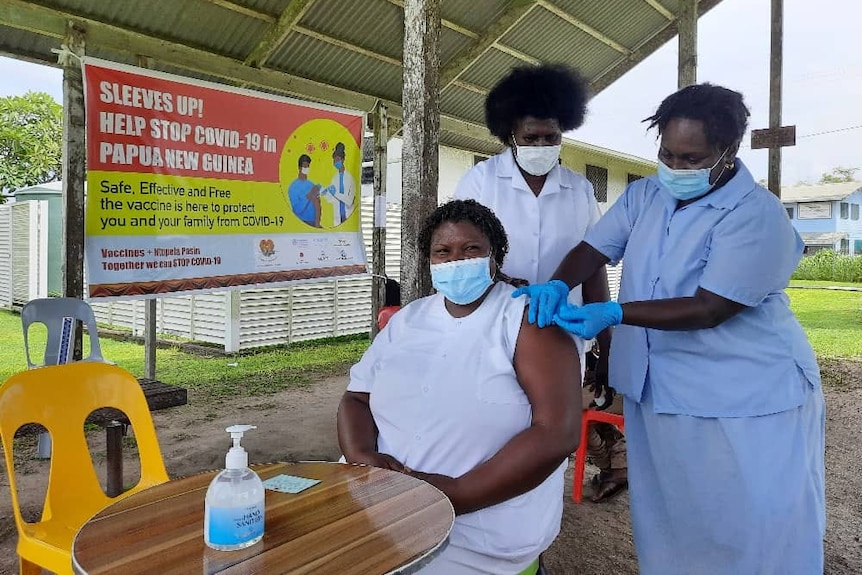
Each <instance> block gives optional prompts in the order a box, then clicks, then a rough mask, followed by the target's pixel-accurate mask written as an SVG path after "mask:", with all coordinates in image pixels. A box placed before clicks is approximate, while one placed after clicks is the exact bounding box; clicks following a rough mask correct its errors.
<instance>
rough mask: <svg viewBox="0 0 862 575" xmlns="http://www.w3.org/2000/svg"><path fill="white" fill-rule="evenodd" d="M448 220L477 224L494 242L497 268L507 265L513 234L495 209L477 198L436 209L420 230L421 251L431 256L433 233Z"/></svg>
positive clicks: (493, 253) (493, 251)
mask: <svg viewBox="0 0 862 575" xmlns="http://www.w3.org/2000/svg"><path fill="white" fill-rule="evenodd" d="M447 222H448V223H453V224H457V223H459V222H470V223H471V224H473V225H474V226H476V227H477V228H478V229H479V231H480V232H482V234H483V235H484V236H485V237H486V238H488V241H489V242H490V243H491V254H492V256H493V258H494V262H495V263H496V264H497V268H498V269H499V268H501V267H503V260H504V259H505V258H506V254H507V253H508V252H509V237H508V236H507V235H506V230H505V229H504V228H503V224H502V223H500V220H499V219H498V218H497V216H496V215H494V212H492V211H491V210H490V209H488V208H486V207H485V206H483V205H482V204H480V203H479V202H477V201H476V200H452V201H451V202H447V203H445V204H443V205H442V206H439V207H438V208H437V209H436V210H434V211H433V212H432V213H431V215H430V216H428V218H427V219H426V220H425V225H423V226H422V229H421V230H420V231H419V249H420V250H421V253H423V254H425V255H427V256H429V257H430V255H431V236H433V235H434V232H435V231H437V228H439V227H440V226H441V225H442V224H444V223H447Z"/></svg>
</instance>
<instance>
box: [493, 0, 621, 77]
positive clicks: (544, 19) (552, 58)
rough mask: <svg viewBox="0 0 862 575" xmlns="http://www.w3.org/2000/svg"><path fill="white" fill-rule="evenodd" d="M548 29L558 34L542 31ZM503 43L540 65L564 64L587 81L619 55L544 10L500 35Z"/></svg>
mask: <svg viewBox="0 0 862 575" xmlns="http://www.w3.org/2000/svg"><path fill="white" fill-rule="evenodd" d="M586 4H589V3H586ZM552 29H557V30H558V33H557V34H554V35H551V34H548V33H547V32H546V31H547V30H552ZM503 42H504V43H505V44H506V45H507V46H511V47H513V48H515V49H516V50H519V51H521V52H525V53H527V54H529V55H530V56H533V57H534V58H537V59H539V60H541V61H543V62H565V63H566V64H568V65H570V66H574V67H575V68H577V69H578V70H580V71H581V73H583V74H584V75H586V76H587V78H590V77H592V76H594V75H597V74H599V73H600V72H602V71H603V70H605V69H607V67H608V66H610V65H611V64H612V63H613V62H615V61H616V60H618V59H619V58H620V57H622V56H623V54H621V53H619V52H617V51H615V50H614V49H613V48H611V47H610V46H608V45H607V44H603V43H602V42H600V41H599V40H597V39H596V38H594V37H592V36H590V35H589V34H587V33H586V32H584V31H583V30H580V29H579V28H577V27H575V26H573V25H571V24H569V23H568V22H566V21H565V20H562V19H560V17H559V16H557V15H555V14H553V13H552V12H549V11H548V10H545V9H544V8H538V9H535V10H533V11H532V12H531V13H530V15H529V16H527V17H526V18H524V20H523V21H522V22H521V24H520V25H519V26H517V27H516V28H515V29H514V30H512V31H511V32H510V33H508V34H506V35H505V36H503Z"/></svg>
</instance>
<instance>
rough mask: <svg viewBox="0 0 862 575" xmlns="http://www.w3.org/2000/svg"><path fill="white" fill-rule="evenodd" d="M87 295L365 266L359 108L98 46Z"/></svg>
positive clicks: (90, 109) (90, 130)
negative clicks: (106, 57) (206, 76)
mask: <svg viewBox="0 0 862 575" xmlns="http://www.w3.org/2000/svg"><path fill="white" fill-rule="evenodd" d="M84 84H85V102H86V109H87V167H88V173H87V203H86V258H87V272H88V281H89V288H90V297H119V296H147V295H153V294H161V293H167V292H180V291H191V290H207V291H211V290H218V289H223V288H228V287H233V286H249V285H258V284H269V283H282V282H291V281H298V280H311V279H315V278H332V277H339V276H346V275H353V274H363V273H366V271H367V269H366V261H365V250H364V247H363V243H362V235H361V232H360V227H359V196H360V190H359V182H360V177H359V176H360V165H361V161H362V153H361V149H360V142H361V136H362V125H363V116H362V114H361V113H360V112H351V111H347V110H341V109H336V108H328V107H322V106H321V107H318V106H313V105H307V104H301V103H297V102H295V101H292V100H288V99H286V98H280V97H276V96H270V95H267V94H261V93H253V92H250V91H246V90H241V89H237V88H231V87H229V86H222V85H219V84H213V83H208V82H202V81H196V80H192V79H188V78H182V77H179V76H173V75H169V74H163V73H159V72H153V71H150V70H145V69H140V68H133V67H130V66H123V65H119V64H114V63H110V62H105V61H102V60H95V59H91V58H85V59H84Z"/></svg>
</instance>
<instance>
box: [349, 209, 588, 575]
mask: <svg viewBox="0 0 862 575" xmlns="http://www.w3.org/2000/svg"><path fill="white" fill-rule="evenodd" d="M419 245H420V249H422V251H424V252H425V253H427V254H428V255H429V256H430V260H431V278H432V282H433V284H434V287H435V288H436V289H437V293H436V294H435V295H432V296H428V297H425V298H422V299H418V300H416V301H413V302H411V303H410V304H408V305H407V306H405V307H404V308H402V309H401V311H399V312H398V313H396V314H395V315H393V316H392V318H391V319H390V321H389V323H388V324H387V325H386V327H385V328H383V330H382V331H381V332H380V334H379V335H378V336H377V337H376V338H374V342H373V343H372V344H371V347H370V348H368V351H366V352H365V354H364V355H363V356H362V360H360V362H359V363H357V364H356V365H355V366H353V368H352V369H351V370H350V384H349V385H348V387H347V392H346V393H345V394H344V397H343V398H342V400H341V404H340V406H339V408H338V441H339V444H340V446H341V450H342V453H344V456H345V459H346V460H347V461H348V462H350V463H362V464H366V465H374V466H377V467H383V468H388V469H393V470H396V471H402V472H405V473H409V474H411V475H414V476H416V477H418V478H420V479H423V480H425V481H427V482H429V483H431V484H432V485H434V486H435V487H437V488H438V489H440V490H441V491H442V492H443V493H444V494H446V496H447V497H448V498H449V500H450V501H451V502H452V506H453V507H454V509H455V513H456V515H457V516H456V518H455V525H454V527H453V528H452V532H451V534H450V536H449V545H448V546H447V547H446V549H445V551H443V553H442V554H441V555H440V556H439V557H437V558H436V559H434V560H433V561H432V562H431V563H430V564H429V565H428V566H427V567H426V568H424V569H423V570H422V571H421V573H422V575H479V574H487V575H516V574H521V575H534V574H535V573H536V572H537V570H538V568H539V560H538V557H539V554H540V553H541V552H542V551H544V550H545V549H547V548H548V546H549V545H550V544H551V542H552V541H553V540H554V538H556V536H557V534H558V533H559V530H560V520H561V518H562V512H563V479H564V478H563V475H564V472H565V469H566V464H567V456H568V454H569V453H571V452H572V450H573V449H575V447H576V446H577V443H578V427H579V424H580V414H581V395H580V392H579V390H578V389H577V386H576V385H573V384H572V382H573V381H576V380H577V379H578V376H579V373H580V366H579V364H578V355H577V352H576V351H575V346H574V345H572V340H571V338H570V337H569V336H568V335H567V334H566V333H564V332H563V331H562V330H557V329H556V328H554V329H553V330H542V329H539V328H538V327H537V326H535V325H530V324H529V323H528V322H527V317H526V313H527V312H526V305H525V304H526V302H525V298H513V297H512V293H513V292H514V290H515V288H514V287H513V286H511V285H509V284H507V283H504V282H503V281H497V280H499V279H500V276H499V274H498V273H497V271H498V270H499V268H500V266H501V265H502V263H503V258H504V256H505V254H506V250H507V249H508V242H507V240H506V232H505V231H504V230H503V226H502V225H501V224H500V222H499V220H497V218H495V217H494V214H493V213H491V211H490V210H489V209H488V208H486V207H484V206H482V205H480V204H478V203H476V202H474V201H472V200H466V201H459V200H455V201H452V202H449V203H448V204H444V205H443V206H440V207H439V208H437V210H435V212H434V213H433V214H432V215H431V216H430V217H429V219H428V221H427V223H426V225H425V227H424V228H423V230H422V231H421V233H420V235H419Z"/></svg>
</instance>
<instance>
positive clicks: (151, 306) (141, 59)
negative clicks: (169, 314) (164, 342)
mask: <svg viewBox="0 0 862 575" xmlns="http://www.w3.org/2000/svg"><path fill="white" fill-rule="evenodd" d="M135 60H136V61H137V64H138V67H139V68H149V67H150V62H149V59H148V58H147V57H146V56H144V55H143V54H138V55H137V56H135ZM231 293H232V292H231ZM192 314H194V307H193V308H192ZM156 316H157V310H156V298H154V297H151V298H149V299H147V300H146V301H145V302H144V377H146V378H147V379H156ZM227 321H231V318H230V316H228V318H227Z"/></svg>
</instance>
